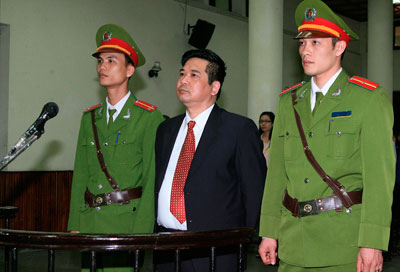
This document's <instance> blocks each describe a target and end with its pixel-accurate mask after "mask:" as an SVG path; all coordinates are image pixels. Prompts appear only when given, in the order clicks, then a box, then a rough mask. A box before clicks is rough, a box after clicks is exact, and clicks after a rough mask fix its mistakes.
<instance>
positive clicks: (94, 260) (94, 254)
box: [90, 250, 96, 272]
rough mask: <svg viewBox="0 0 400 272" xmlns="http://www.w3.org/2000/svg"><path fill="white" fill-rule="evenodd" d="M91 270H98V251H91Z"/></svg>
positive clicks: (91, 271)
mask: <svg viewBox="0 0 400 272" xmlns="http://www.w3.org/2000/svg"><path fill="white" fill-rule="evenodd" d="M90 272H96V251H94V250H92V251H90Z"/></svg>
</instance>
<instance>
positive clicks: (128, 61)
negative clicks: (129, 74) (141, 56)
mask: <svg viewBox="0 0 400 272" xmlns="http://www.w3.org/2000/svg"><path fill="white" fill-rule="evenodd" d="M124 56H125V65H126V66H128V65H129V64H131V65H132V66H133V67H135V64H134V63H133V60H132V59H131V58H130V57H129V56H128V55H127V54H124Z"/></svg>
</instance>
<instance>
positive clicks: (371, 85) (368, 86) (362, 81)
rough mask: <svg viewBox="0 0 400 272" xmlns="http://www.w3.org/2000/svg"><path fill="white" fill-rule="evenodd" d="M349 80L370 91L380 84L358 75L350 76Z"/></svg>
mask: <svg viewBox="0 0 400 272" xmlns="http://www.w3.org/2000/svg"><path fill="white" fill-rule="evenodd" d="M349 82H350V83H353V84H356V85H358V86H361V87H364V88H366V89H368V90H370V91H373V90H375V89H376V88H377V87H378V86H379V84H378V83H375V82H372V81H370V80H368V79H365V78H362V77H358V76H352V77H351V78H349Z"/></svg>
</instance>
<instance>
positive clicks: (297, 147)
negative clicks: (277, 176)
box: [280, 131, 303, 161]
mask: <svg viewBox="0 0 400 272" xmlns="http://www.w3.org/2000/svg"><path fill="white" fill-rule="evenodd" d="M280 137H284V139H285V140H284V148H283V149H284V155H285V160H289V161H290V160H295V159H297V158H298V157H299V155H300V154H302V152H303V146H302V143H301V140H300V136H299V135H294V133H293V132H290V131H287V132H285V134H284V135H283V136H280Z"/></svg>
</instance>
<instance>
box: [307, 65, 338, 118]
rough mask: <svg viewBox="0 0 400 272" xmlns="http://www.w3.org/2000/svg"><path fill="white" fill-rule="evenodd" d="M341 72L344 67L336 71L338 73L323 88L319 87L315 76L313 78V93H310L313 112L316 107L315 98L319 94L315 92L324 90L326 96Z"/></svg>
mask: <svg viewBox="0 0 400 272" xmlns="http://www.w3.org/2000/svg"><path fill="white" fill-rule="evenodd" d="M340 72H342V67H340V69H339V70H338V71H337V72H336V74H334V75H333V77H331V79H329V80H328V82H327V83H325V85H324V86H323V87H322V88H318V86H317V84H315V83H314V77H312V78H311V93H310V101H311V112H312V111H313V110H314V107H315V99H316V97H317V95H316V94H315V93H317V92H322V93H323V95H324V96H325V95H326V93H327V92H328V91H329V88H330V87H331V86H332V84H333V82H335V80H336V79H337V77H338V76H339V74H340Z"/></svg>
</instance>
